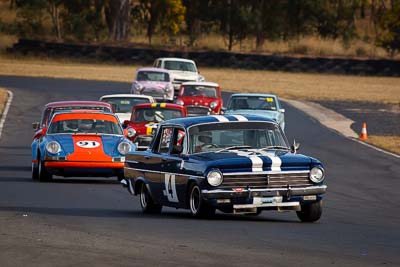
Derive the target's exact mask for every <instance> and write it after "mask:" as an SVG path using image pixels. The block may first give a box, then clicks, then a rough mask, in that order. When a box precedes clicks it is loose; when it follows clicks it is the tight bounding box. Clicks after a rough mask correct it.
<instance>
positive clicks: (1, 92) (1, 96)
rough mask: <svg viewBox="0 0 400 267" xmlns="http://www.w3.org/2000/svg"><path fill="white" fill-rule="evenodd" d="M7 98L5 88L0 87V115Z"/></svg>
mask: <svg viewBox="0 0 400 267" xmlns="http://www.w3.org/2000/svg"><path fill="white" fill-rule="evenodd" d="M7 98H8V94H7V90H6V89H4V88H1V87H0V117H1V115H2V114H3V109H4V106H5V104H6V102H7Z"/></svg>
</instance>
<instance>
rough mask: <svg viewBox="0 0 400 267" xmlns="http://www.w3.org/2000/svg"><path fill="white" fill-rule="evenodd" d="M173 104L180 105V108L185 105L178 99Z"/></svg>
mask: <svg viewBox="0 0 400 267" xmlns="http://www.w3.org/2000/svg"><path fill="white" fill-rule="evenodd" d="M175 103H176V104H178V105H181V106H183V105H184V104H185V103H183V101H182V100H180V99H178V100H176V102H175Z"/></svg>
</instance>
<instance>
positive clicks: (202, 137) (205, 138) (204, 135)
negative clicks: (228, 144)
mask: <svg viewBox="0 0 400 267" xmlns="http://www.w3.org/2000/svg"><path fill="white" fill-rule="evenodd" d="M198 140H199V141H200V142H202V143H204V144H211V143H212V134H211V132H208V131H207V132H200V133H199V137H198Z"/></svg>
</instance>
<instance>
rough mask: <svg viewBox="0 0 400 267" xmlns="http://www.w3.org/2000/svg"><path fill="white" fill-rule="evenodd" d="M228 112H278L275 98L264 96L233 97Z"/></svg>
mask: <svg viewBox="0 0 400 267" xmlns="http://www.w3.org/2000/svg"><path fill="white" fill-rule="evenodd" d="M227 109H228V110H236V109H253V110H259V109H261V110H273V111H276V110H277V105H276V100H275V98H274V97H263V96H237V97H232V98H231V100H230V101H229V103H228V106H227Z"/></svg>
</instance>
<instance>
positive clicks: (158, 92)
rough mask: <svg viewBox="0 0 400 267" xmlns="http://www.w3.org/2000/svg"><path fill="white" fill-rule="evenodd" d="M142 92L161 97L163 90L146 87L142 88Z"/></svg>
mask: <svg viewBox="0 0 400 267" xmlns="http://www.w3.org/2000/svg"><path fill="white" fill-rule="evenodd" d="M142 94H145V95H149V96H152V97H163V96H164V90H162V89H159V88H146V89H145V90H143V92H142Z"/></svg>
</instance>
